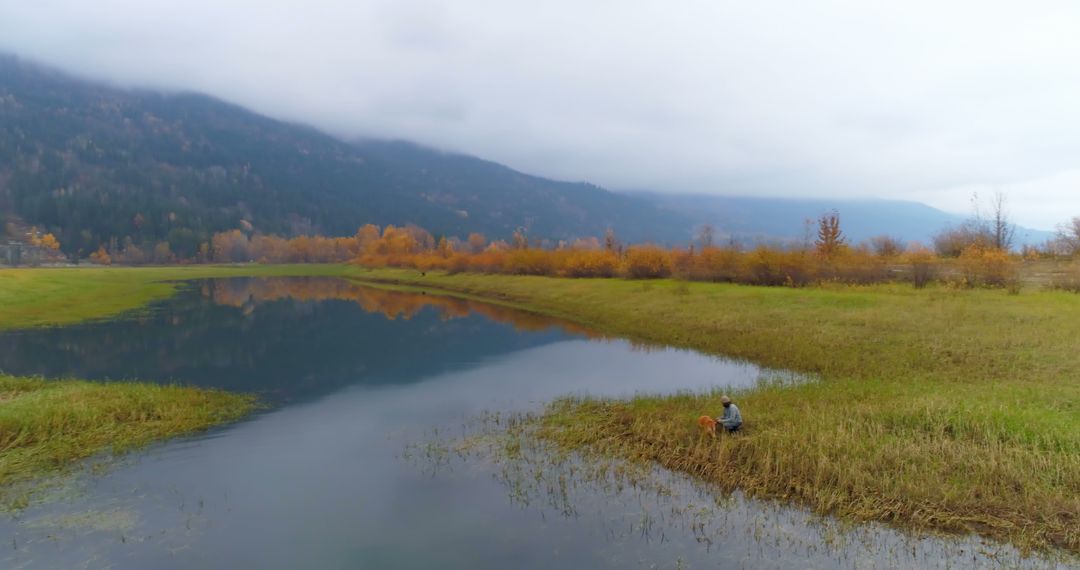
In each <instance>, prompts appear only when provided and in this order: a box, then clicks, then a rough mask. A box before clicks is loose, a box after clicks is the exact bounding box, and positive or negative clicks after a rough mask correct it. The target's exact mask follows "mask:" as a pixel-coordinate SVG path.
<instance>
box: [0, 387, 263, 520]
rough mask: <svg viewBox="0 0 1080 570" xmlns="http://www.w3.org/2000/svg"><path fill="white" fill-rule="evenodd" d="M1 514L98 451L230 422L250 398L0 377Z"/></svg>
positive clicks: (247, 408) (241, 413)
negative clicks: (2, 510)
mask: <svg viewBox="0 0 1080 570" xmlns="http://www.w3.org/2000/svg"><path fill="white" fill-rule="evenodd" d="M0 396H2V397H0V508H3V509H17V508H21V507H24V506H26V505H27V504H28V502H29V501H31V500H33V499H34V498H36V497H39V496H41V494H42V493H43V491H44V490H45V489H46V488H49V487H55V486H56V484H57V480H56V479H54V478H51V477H50V476H55V475H57V474H58V473H63V472H64V471H65V470H68V469H70V468H73V467H75V466H77V465H78V464H79V462H80V461H81V460H84V459H87V458H90V457H93V456H96V455H99V454H101V453H103V452H113V453H123V452H125V451H128V450H131V449H135V448H139V447H141V446H145V445H147V444H149V443H152V442H154V441H158V440H161V439H166V438H170V437H175V436H178V435H184V434H190V433H194V432H198V431H202V430H205V429H208V428H210V427H212V426H215V425H218V424H221V423H224V422H229V421H233V420H236V419H238V418H240V417H242V416H244V415H246V414H248V413H250V412H251V411H252V410H253V409H254V407H255V405H256V404H255V399H254V398H253V397H252V396H248V395H242V394H231V393H227V392H221V391H217V390H204V389H198V388H189V387H181V386H165V385H158V384H148V383H137V382H109V383H97V382H87V381H81V380H46V379H42V378H19V377H13V376H4V375H0Z"/></svg>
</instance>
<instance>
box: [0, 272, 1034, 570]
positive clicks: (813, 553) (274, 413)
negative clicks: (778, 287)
mask: <svg viewBox="0 0 1080 570" xmlns="http://www.w3.org/2000/svg"><path fill="white" fill-rule="evenodd" d="M0 369H2V370H4V371H5V372H8V373H14V374H21V375H22V374H43V375H46V376H50V377H62V376H69V375H70V376H78V377H84V378H90V379H95V380H102V381H108V380H116V379H129V378H137V379H145V380H155V381H162V382H177V383H185V384H194V385H199V386H213V387H219V388H224V389H228V390H239V391H248V392H255V393H258V394H260V395H261V396H262V397H263V399H264V400H265V401H266V402H267V403H268V409H266V410H265V411H263V412H260V413H258V414H256V415H255V416H254V417H252V418H251V419H248V420H246V421H243V422H240V423H238V424H234V425H230V426H226V427H223V428H219V429H216V430H213V431H211V432H210V433H207V434H204V435H201V436H198V437H194V438H186V439H180V440H174V441H171V442H168V443H165V444H161V445H157V446H154V447H152V448H151V449H149V450H146V451H144V452H140V453H137V454H133V455H131V456H128V457H126V458H124V459H122V460H120V461H117V462H114V464H113V465H111V466H110V467H109V468H108V469H106V470H104V472H93V473H86V474H83V475H82V476H80V477H78V478H77V479H76V480H75V481H73V482H71V483H70V484H68V485H66V486H64V487H63V488H61V489H60V490H59V491H58V493H61V496H59V497H58V498H54V499H53V500H51V501H48V502H46V503H44V504H41V505H37V506H34V507H31V508H29V509H27V510H25V511H23V512H21V513H19V514H17V515H15V516H7V517H3V518H0V549H2V550H0V567H3V568H139V569H142V568H155V569H169V568H329V569H339V568H341V569H345V568H428V569H431V568H438V569H440V570H441V569H448V568H506V567H512V568H553V567H561V568H627V567H630V568H869V567H897V568H915V567H920V568H921V567H942V568H966V567H972V566H985V567H998V566H1002V567H1012V566H1016V565H1030V566H1040V567H1042V566H1053V563H1051V562H1048V561H1045V560H1032V559H1022V558H1020V557H1019V556H1018V554H1017V553H1016V552H1015V551H1013V550H1011V549H1009V548H1005V547H1001V546H997V545H993V544H984V543H983V542H982V541H980V540H977V539H974V538H962V539H957V538H948V539H940V538H928V537H913V536H909V535H906V534H903V533H899V532H897V531H894V530H891V529H888V528H885V527H882V526H879V525H859V526H845V525H840V524H838V523H836V522H834V521H831V520H829V519H821V518H819V517H815V516H811V515H808V514H806V513H804V512H802V511H801V510H799V509H792V508H786V507H783V506H780V505H777V504H775V503H769V502H759V501H753V500H745V499H743V498H741V497H739V496H738V495H736V496H728V497H724V496H722V495H719V494H717V493H715V492H714V491H713V490H711V489H709V488H708V487H707V486H704V485H701V484H697V483H694V482H692V481H690V480H688V479H687V478H685V477H682V476H679V475H677V474H671V473H667V472H665V471H663V470H660V469H656V470H654V471H653V473H652V475H651V476H652V477H653V478H654V480H655V481H657V482H658V484H662V485H663V489H664V490H663V491H662V492H659V491H658V490H657V488H656V487H652V486H650V485H648V484H646V485H643V486H640V487H634V486H631V485H619V484H618V482H617V481H615V482H613V481H611V480H608V481H607V482H606V483H605V482H604V481H603V480H601V479H597V478H589V477H581V476H575V474H574V473H575V471H574V469H572V468H570V469H567V468H566V467H565V466H564V467H562V468H560V467H551V468H550V469H548V470H546V471H545V472H544V477H543V478H541V479H536V478H533V479H532V480H531V483H530V482H529V481H525V482H524V484H519V483H521V482H519V483H515V482H514V481H513V480H512V476H511V477H509V478H508V476H507V473H508V471H507V467H506V465H505V464H498V463H497V462H494V461H487V460H484V458H482V457H459V456H457V455H455V454H449V455H447V456H441V455H440V454H439V453H438V452H437V451H432V449H435V448H434V447H432V446H430V445H428V443H430V442H432V441H435V440H436V439H438V438H444V437H446V436H447V435H451V436H453V435H460V434H462V433H464V432H465V431H466V429H467V426H469V425H472V424H473V423H474V419H475V418H477V417H478V416H480V415H482V414H484V413H486V412H499V413H505V412H515V411H530V410H537V409H539V408H540V407H542V405H543V404H544V403H545V402H548V401H550V400H552V399H553V398H555V397H557V396H560V395H565V394H589V395H602V396H630V395H633V394H634V393H637V392H650V393H666V392H675V391H679V390H705V389H714V388H718V387H724V386H747V385H751V384H753V383H754V382H756V381H758V378H759V376H761V374H762V373H761V371H760V370H758V369H757V368H755V367H754V366H752V365H749V364H742V363H733V362H729V361H725V360H721V359H717V358H713V357H709V356H703V355H700V354H696V353H693V352H688V351H682V350H673V349H656V348H652V349H644V348H641V347H635V346H634V345H632V344H630V343H628V342H625V341H621V340H610V339H599V338H597V337H595V335H590V334H589V333H588V331H584V330H581V329H579V328H577V327H574V326H568V325H565V324H561V323H559V322H556V321H552V320H550V319H546V318H541V317H536V316H533V315H528V314H525V313H520V312H515V311H510V310H507V309H503V308H498V307H492V306H489V305H483V304H479V303H473V302H467V301H459V300H452V299H447V298H443V297H437V296H433V295H423V294H415V293H402V292H387V291H383V290H379V289H372V288H366V287H361V286H358V285H355V284H351V283H349V282H346V281H343V280H335V279H310V278H290V279H284V278H275V279H228V280H212V281H205V282H198V283H192V284H190V285H189V286H186V287H185V288H184V289H183V290H182V291H181V292H180V293H179V294H178V295H176V296H175V297H173V298H172V299H170V300H168V301H165V302H162V303H158V304H156V305H154V306H153V307H152V308H151V310H149V311H146V312H142V313H139V314H137V315H133V316H129V317H126V318H119V319H116V320H112V321H108V322H96V323H89V324H83V325H78V326H70V327H62V328H50V329H35V330H27V331H15V332H9V333H4V334H2V335H0ZM768 376H775V374H773V373H770V374H768ZM709 411H711V412H713V413H718V411H717V410H703V412H709ZM753 413H754V410H744V414H746V415H747V416H750V417H752V416H753ZM425 450H426V452H425ZM510 472H511V473H512V472H513V470H512V469H511V470H510ZM526 473H531V472H526ZM537 481H539V482H537Z"/></svg>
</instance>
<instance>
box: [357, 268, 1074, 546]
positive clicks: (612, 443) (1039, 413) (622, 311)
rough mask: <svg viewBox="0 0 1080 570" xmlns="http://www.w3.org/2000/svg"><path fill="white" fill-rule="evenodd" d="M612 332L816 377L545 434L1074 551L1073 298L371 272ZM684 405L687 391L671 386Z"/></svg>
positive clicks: (728, 484)
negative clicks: (722, 417) (723, 432)
mask: <svg viewBox="0 0 1080 570" xmlns="http://www.w3.org/2000/svg"><path fill="white" fill-rule="evenodd" d="M364 278H366V279H371V280H377V281H382V282H395V283H412V284H415V283H424V284H426V285H427V286H429V287H437V288H442V289H445V290H451V291H454V292H456V293H458V294H466V295H472V296H478V297H484V298H492V299H497V300H500V301H502V302H506V303H511V304H516V305H519V306H523V307H525V308H529V309H532V310H535V311H539V312H543V313H546V314H551V315H555V316H560V317H565V318H569V319H572V320H575V321H577V322H580V323H583V324H586V325H589V326H593V327H596V328H598V329H600V330H603V331H604V332H608V333H614V334H618V335H623V336H627V337H631V338H637V339H641V340H645V341H652V342H657V343H664V344H670V345H675V346H684V347H689V348H695V349H698V350H702V351H705V352H711V353H715V354H723V355H727V356H732V357H737V358H745V359H748V360H751V361H753V362H756V363H758V364H762V365H765V366H770V367H777V368H787V369H792V370H796V371H799V372H804V373H811V374H815V375H817V376H819V377H820V378H822V381H821V382H819V383H813V384H808V385H804V386H799V387H794V388H782V389H780V388H776V389H771V388H759V389H754V390H747V391H744V392H743V393H740V394H736V395H735V396H736V397H737V399H738V401H739V404H740V405H741V407H742V409H743V411H744V414H745V416H746V417H747V419H748V429H747V431H746V433H744V434H742V435H740V436H738V437H734V438H725V439H722V440H721V441H720V442H718V443H713V442H710V441H705V440H702V439H701V438H700V436H699V435H698V434H697V432H696V426H695V423H694V421H693V420H694V418H696V417H697V416H698V415H699V414H702V413H711V414H714V415H718V414H719V412H720V409H721V408H720V404H719V401H718V398H719V395H718V394H717V395H699V396H694V395H677V396H667V397H639V398H635V399H633V400H630V401H580V400H565V401H561V402H558V403H556V404H554V405H553V406H552V407H551V408H550V410H549V412H548V414H547V415H546V417H545V418H544V419H543V422H544V425H543V430H542V433H543V434H544V435H545V436H546V437H548V438H550V439H552V440H553V441H557V442H559V443H561V444H563V445H565V446H566V447H567V448H568V449H592V450H595V451H600V452H603V453H609V454H614V455H617V456H620V457H625V458H631V459H641V460H649V461H658V462H660V463H662V464H663V465H665V466H667V467H669V468H672V469H677V470H681V471H685V472H688V473H692V474H694V475H697V476H699V477H702V478H704V479H707V480H710V481H713V482H715V483H717V484H718V485H720V486H721V487H724V488H728V489H734V488H740V489H743V490H744V491H746V492H748V493H750V494H753V495H757V496H762V497H773V498H779V499H785V500H791V501H795V502H799V503H802V504H805V505H808V506H810V507H811V508H813V509H815V510H817V511H819V512H825V513H834V514H838V515H841V516H845V517H848V518H852V519H856V520H879V521H886V522H891V523H897V524H901V525H906V526H913V527H918V528H923V529H933V530H942V531H957V532H966V531H974V532H977V533H980V534H983V535H986V536H991V537H995V538H999V539H1005V540H1010V541H1012V542H1014V543H1016V544H1018V545H1020V546H1025V547H1026V546H1044V545H1055V546H1058V547H1062V548H1065V549H1067V550H1071V551H1074V552H1076V551H1080V493H1078V490H1080V380H1078V378H1077V376H1076V374H1077V370H1080V351H1077V350H1076V344H1075V342H1076V341H1075V339H1077V338H1080V296H1077V295H1073V294H1067V293H1055V292H1042V291H1026V292H1024V293H1023V294H1021V295H1018V296H1011V295H1008V294H1006V293H1005V292H1003V291H991V290H974V291H956V290H948V289H940V288H939V289H933V288H932V289H929V290H924V291H915V290H913V289H911V288H910V287H901V286H887V285H886V286H874V287H862V288H855V287H842V288H809V289H787V288H757V287H743V286H736V285H721V284H707V283H679V282H672V281H649V282H642V281H622V280H566V279H551V278H542V277H509V276H478V275H454V276H450V275H437V274H428V275H427V276H425V277H422V278H421V277H419V276H418V275H417V274H416V273H415V272H408V271H390V270H377V271H371V272H368V273H367V274H365V276H364ZM672 382H673V389H674V388H677V387H678V379H677V378H673V379H672Z"/></svg>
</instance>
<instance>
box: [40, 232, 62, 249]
mask: <svg viewBox="0 0 1080 570" xmlns="http://www.w3.org/2000/svg"><path fill="white" fill-rule="evenodd" d="M39 245H41V247H45V248H48V249H51V250H53V251H59V250H60V240H58V239H56V236H54V235H52V234H45V235H44V236H42V237H41V242H40V243H39Z"/></svg>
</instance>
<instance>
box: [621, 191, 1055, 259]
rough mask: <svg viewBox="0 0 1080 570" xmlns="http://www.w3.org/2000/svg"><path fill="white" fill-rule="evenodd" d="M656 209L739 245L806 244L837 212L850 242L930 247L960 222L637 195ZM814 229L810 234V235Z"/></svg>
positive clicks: (874, 210)
mask: <svg viewBox="0 0 1080 570" xmlns="http://www.w3.org/2000/svg"><path fill="white" fill-rule="evenodd" d="M634 195H635V196H638V197H640V198H645V199H648V200H651V201H652V202H653V203H655V204H657V205H658V206H659V207H660V208H661V209H663V210H665V211H668V212H672V213H677V214H680V215H683V216H686V217H688V218H690V219H692V220H693V221H694V222H695V223H696V224H698V225H702V224H711V225H712V226H713V227H714V229H715V231H716V236H717V239H723V240H728V239H734V240H736V241H739V242H741V243H759V242H765V243H768V242H790V241H801V240H803V239H805V236H806V232H807V221H808V220H809V221H810V222H811V224H812V223H813V222H814V221H815V220H817V218H818V217H819V216H821V214H823V213H825V212H829V211H831V210H836V211H837V212H839V214H840V224H841V227H842V229H843V230H844V233H845V234H846V235H847V236H848V239H849V240H850V241H851V242H854V243H857V242H860V241H863V240H866V239H869V238H871V237H874V236H880V235H883V234H887V235H890V236H893V237H896V238H899V239H902V240H905V241H908V242H912V241H919V242H922V243H924V244H927V245H929V244H930V242H931V240H932V238H933V236H934V235H935V234H937V233H938V232H940V231H941V230H943V229H945V228H947V227H949V226H955V225H958V224H961V223H963V222H964V220H965V219H966V217H965V216H962V215H959V214H953V213H949V212H945V211H942V210H939V209H937V208H933V207H930V206H927V205H926V204H922V203H919V202H909V201H903V200H844V199H805V198H758V197H749V196H711V195H694V194H663V193H649V192H636V193H634ZM814 230H815V228H814V227H811V228H810V231H811V232H813V231H814ZM1051 236H1052V233H1051V232H1046V231H1042V230H1032V229H1028V228H1022V227H1017V228H1016V245H1017V246H1019V245H1022V244H1025V243H1030V244H1036V243H1042V242H1044V241H1046V239H1048V238H1049V237H1051Z"/></svg>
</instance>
